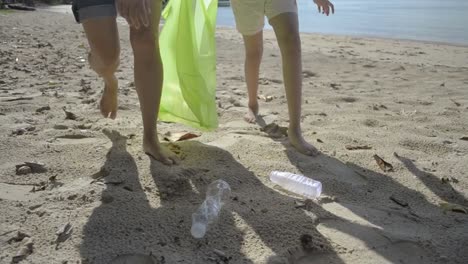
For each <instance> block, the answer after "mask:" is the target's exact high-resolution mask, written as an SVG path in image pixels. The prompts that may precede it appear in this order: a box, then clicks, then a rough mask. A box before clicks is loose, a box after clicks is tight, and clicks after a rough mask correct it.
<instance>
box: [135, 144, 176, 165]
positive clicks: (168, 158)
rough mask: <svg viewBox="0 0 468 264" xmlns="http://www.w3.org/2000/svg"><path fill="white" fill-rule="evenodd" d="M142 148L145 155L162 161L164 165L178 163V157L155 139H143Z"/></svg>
mask: <svg viewBox="0 0 468 264" xmlns="http://www.w3.org/2000/svg"><path fill="white" fill-rule="evenodd" d="M143 150H144V151H145V153H146V155H148V156H150V157H151V158H153V159H155V160H157V161H160V162H162V163H164V164H165V165H174V164H178V163H179V158H178V157H177V156H176V155H175V154H174V153H173V152H172V151H170V150H168V149H167V148H166V147H164V146H162V145H161V144H160V143H159V142H157V141H151V140H145V139H143Z"/></svg>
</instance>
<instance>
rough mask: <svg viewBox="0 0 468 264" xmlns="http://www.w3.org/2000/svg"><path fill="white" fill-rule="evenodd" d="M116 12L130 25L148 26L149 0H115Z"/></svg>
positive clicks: (149, 16) (137, 26)
mask: <svg viewBox="0 0 468 264" xmlns="http://www.w3.org/2000/svg"><path fill="white" fill-rule="evenodd" d="M115 2H116V7H117V12H119V14H120V15H121V16H122V17H123V18H125V19H126V20H127V22H128V24H129V25H130V26H131V27H135V28H136V29H139V28H140V27H148V26H149V25H150V18H151V15H150V14H151V0H116V1H115Z"/></svg>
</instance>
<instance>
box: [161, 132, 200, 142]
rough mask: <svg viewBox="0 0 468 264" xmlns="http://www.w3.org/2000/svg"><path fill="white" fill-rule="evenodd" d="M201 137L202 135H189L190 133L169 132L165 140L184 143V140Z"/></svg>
mask: <svg viewBox="0 0 468 264" xmlns="http://www.w3.org/2000/svg"><path fill="white" fill-rule="evenodd" d="M199 136H200V135H197V134H194V133H189V132H177V133H171V132H167V133H166V134H165V135H164V140H166V141H169V142H177V141H184V140H189V139H193V138H197V137H199Z"/></svg>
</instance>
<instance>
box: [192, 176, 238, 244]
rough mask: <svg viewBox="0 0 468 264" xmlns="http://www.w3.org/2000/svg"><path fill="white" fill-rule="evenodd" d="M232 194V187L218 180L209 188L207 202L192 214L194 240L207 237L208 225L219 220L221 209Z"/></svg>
mask: <svg viewBox="0 0 468 264" xmlns="http://www.w3.org/2000/svg"><path fill="white" fill-rule="evenodd" d="M230 194H231V187H229V184H228V183H227V182H225V181H223V180H216V181H214V182H212V183H211V184H210V185H209V186H208V189H207V191H206V198H205V201H203V203H202V204H201V205H200V207H199V208H198V210H197V211H196V212H195V213H193V214H192V229H191V233H192V236H193V237H194V238H202V237H204V236H205V234H206V231H207V229H208V225H209V224H211V223H213V222H214V221H215V220H216V219H217V218H218V216H219V212H220V211H221V207H222V206H223V204H224V202H225V201H226V200H227V199H228V198H229V195H230Z"/></svg>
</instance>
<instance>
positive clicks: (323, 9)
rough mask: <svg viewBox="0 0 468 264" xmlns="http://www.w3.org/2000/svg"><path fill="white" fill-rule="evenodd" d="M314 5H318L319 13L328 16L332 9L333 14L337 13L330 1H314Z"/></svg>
mask: <svg viewBox="0 0 468 264" xmlns="http://www.w3.org/2000/svg"><path fill="white" fill-rule="evenodd" d="M314 3H315V4H316V5H317V8H318V11H319V13H322V14H325V15H327V16H328V15H330V9H331V13H332V14H334V13H335V7H334V6H333V4H332V3H331V2H330V1H328V0H314Z"/></svg>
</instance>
